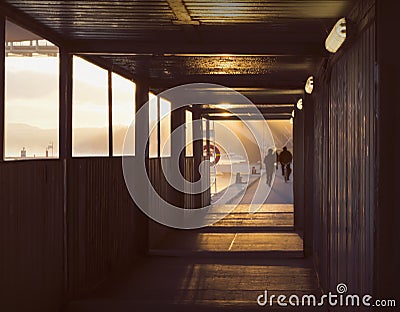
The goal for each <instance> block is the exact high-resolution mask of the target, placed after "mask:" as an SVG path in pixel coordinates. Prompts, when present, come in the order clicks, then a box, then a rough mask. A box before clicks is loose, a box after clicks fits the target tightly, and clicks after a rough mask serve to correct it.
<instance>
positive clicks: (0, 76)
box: [0, 16, 6, 161]
mask: <svg viewBox="0 0 400 312" xmlns="http://www.w3.org/2000/svg"><path fill="white" fill-rule="evenodd" d="M5 31H6V29H5V19H4V17H3V16H0V42H3V47H2V48H1V49H0V161H3V160H4V143H5V142H4V125H5V120H4V117H5V116H4V106H5V98H4V92H5V49H4V42H5Z"/></svg>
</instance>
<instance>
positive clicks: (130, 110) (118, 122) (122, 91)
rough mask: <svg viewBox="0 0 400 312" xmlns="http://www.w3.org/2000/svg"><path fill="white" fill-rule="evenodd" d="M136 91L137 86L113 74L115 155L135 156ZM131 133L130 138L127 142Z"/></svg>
mask: <svg viewBox="0 0 400 312" xmlns="http://www.w3.org/2000/svg"><path fill="white" fill-rule="evenodd" d="M135 91H136V84H135V83H134V82H132V81H131V80H129V79H126V78H124V77H122V76H120V75H118V74H115V73H112V111H113V113H112V124H113V155H114V156H121V155H122V154H123V152H124V144H125V152H124V155H127V156H133V155H135V130H134V129H135V125H134V120H135V112H136V111H135V109H136V104H135ZM130 126H131V127H132V128H131V130H132V131H129V138H128V137H127V138H126V140H125V136H126V135H127V133H128V128H129V127H130Z"/></svg>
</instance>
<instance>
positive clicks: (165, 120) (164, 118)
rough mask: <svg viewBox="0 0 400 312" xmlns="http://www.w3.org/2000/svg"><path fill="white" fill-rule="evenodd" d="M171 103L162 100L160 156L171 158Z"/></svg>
mask: <svg viewBox="0 0 400 312" xmlns="http://www.w3.org/2000/svg"><path fill="white" fill-rule="evenodd" d="M170 135H171V102H170V101H168V100H166V99H163V98H160V149H161V151H160V155H161V157H170V156H171V139H170Z"/></svg>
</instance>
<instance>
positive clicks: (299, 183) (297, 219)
mask: <svg viewBox="0 0 400 312" xmlns="http://www.w3.org/2000/svg"><path fill="white" fill-rule="evenodd" d="M293 158H294V159H293V183H294V185H293V191H294V227H295V229H296V231H304V174H305V172H304V161H305V159H304V111H303V110H298V109H295V116H294V120H293Z"/></svg>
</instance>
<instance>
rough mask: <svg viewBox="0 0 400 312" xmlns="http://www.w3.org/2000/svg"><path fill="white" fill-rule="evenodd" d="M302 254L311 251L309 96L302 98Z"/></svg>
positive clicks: (311, 115)
mask: <svg viewBox="0 0 400 312" xmlns="http://www.w3.org/2000/svg"><path fill="white" fill-rule="evenodd" d="M303 111H304V113H303V114H304V254H305V256H310V255H311V254H312V250H313V226H314V224H313V201H314V198H313V194H314V103H313V100H312V97H311V96H310V95H305V97H304V108H303Z"/></svg>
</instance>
